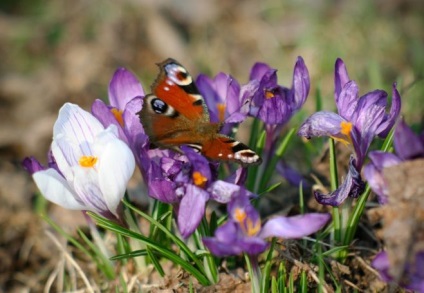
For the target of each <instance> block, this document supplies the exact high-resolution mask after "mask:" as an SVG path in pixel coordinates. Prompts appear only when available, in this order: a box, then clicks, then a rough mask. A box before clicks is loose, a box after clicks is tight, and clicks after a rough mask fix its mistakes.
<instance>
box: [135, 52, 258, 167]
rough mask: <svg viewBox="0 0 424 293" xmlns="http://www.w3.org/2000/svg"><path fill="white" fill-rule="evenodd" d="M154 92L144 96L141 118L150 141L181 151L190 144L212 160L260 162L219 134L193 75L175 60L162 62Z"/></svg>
mask: <svg viewBox="0 0 424 293" xmlns="http://www.w3.org/2000/svg"><path fill="white" fill-rule="evenodd" d="M158 65H159V68H160V73H159V76H158V77H157V79H156V81H155V82H154V84H153V85H152V94H149V95H147V96H145V97H144V101H143V107H142V110H141V112H140V119H141V122H142V124H143V127H144V130H145V132H146V134H147V135H148V136H149V138H150V142H151V143H153V144H155V145H157V146H159V147H162V148H170V149H173V150H175V151H179V152H180V151H181V150H180V149H179V146H181V145H188V146H190V147H192V148H193V149H196V150H197V151H199V152H200V153H202V154H203V155H204V156H206V157H208V158H209V159H212V160H221V161H234V162H238V163H240V164H243V165H249V164H259V163H260V162H261V158H260V157H259V156H258V155H257V154H256V153H255V152H254V151H252V150H251V149H249V148H248V147H247V146H246V145H244V144H243V143H241V142H239V141H236V140H234V139H232V138H230V137H227V136H225V135H222V134H219V130H220V127H221V125H220V124H219V123H210V120H209V113H208V109H207V106H206V103H205V101H204V99H203V97H202V96H201V95H200V93H199V91H198V89H197V87H196V85H195V83H194V82H193V78H192V77H191V75H190V74H189V73H188V72H187V70H186V69H185V68H184V67H183V66H182V65H180V64H179V63H178V62H177V61H175V60H173V59H167V60H165V61H164V62H162V63H159V64H158Z"/></svg>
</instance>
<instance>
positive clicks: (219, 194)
mask: <svg viewBox="0 0 424 293" xmlns="http://www.w3.org/2000/svg"><path fill="white" fill-rule="evenodd" d="M240 189H241V187H240V186H239V185H236V184H233V183H229V182H225V181H222V180H217V181H215V182H214V183H213V184H212V185H211V186H210V187H209V188H208V191H209V192H210V193H211V197H212V198H213V199H214V200H215V201H217V202H219V203H224V204H225V203H228V202H230V201H231V199H232V198H233V197H234V196H235V195H237V194H238V193H239V192H240Z"/></svg>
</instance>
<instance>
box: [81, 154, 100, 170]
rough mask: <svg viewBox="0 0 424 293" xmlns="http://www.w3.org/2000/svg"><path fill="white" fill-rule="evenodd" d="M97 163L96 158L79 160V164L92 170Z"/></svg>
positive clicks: (86, 157) (83, 157)
mask: <svg viewBox="0 0 424 293" xmlns="http://www.w3.org/2000/svg"><path fill="white" fill-rule="evenodd" d="M96 163H97V157H94V156H82V157H81V158H80V159H79V164H80V166H81V167H86V168H91V167H94V165H95V164H96Z"/></svg>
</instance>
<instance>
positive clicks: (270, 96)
mask: <svg viewBox="0 0 424 293" xmlns="http://www.w3.org/2000/svg"><path fill="white" fill-rule="evenodd" d="M273 97H275V95H274V93H273V92H272V91H268V90H266V91H265V98H267V99H272V98H273Z"/></svg>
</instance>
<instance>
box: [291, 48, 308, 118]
mask: <svg viewBox="0 0 424 293" xmlns="http://www.w3.org/2000/svg"><path fill="white" fill-rule="evenodd" d="M309 89H310V80H309V72H308V68H307V67H306V65H305V62H304V61H303V58H302V57H300V56H299V57H297V61H296V65H295V67H294V72H293V83H292V89H291V91H290V92H291V93H292V94H293V99H292V100H291V105H290V106H291V107H290V108H291V110H292V111H294V110H298V109H299V108H300V107H301V106H302V105H303V104H304V103H305V101H306V98H307V97H308V94H309Z"/></svg>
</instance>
